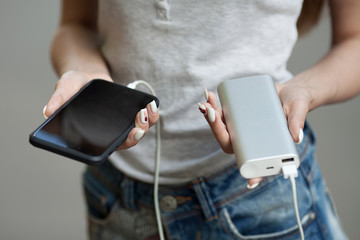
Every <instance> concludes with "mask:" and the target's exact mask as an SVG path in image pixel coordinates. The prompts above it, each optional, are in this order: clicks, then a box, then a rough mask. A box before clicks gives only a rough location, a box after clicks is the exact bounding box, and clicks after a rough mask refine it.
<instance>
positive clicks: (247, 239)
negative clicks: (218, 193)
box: [220, 208, 318, 240]
mask: <svg viewBox="0 0 360 240" xmlns="http://www.w3.org/2000/svg"><path fill="white" fill-rule="evenodd" d="M220 216H221V219H222V221H223V222H225V224H224V227H225V228H226V230H227V232H228V233H230V234H231V235H232V237H234V238H235V239H241V240H255V239H262V240H266V239H268V240H270V239H299V238H300V233H299V231H298V225H297V224H294V225H293V226H289V227H288V228H285V229H281V230H279V231H273V232H268V233H260V234H249V235H248V234H246V235H245V234H242V233H241V232H239V231H238V229H237V227H236V225H235V223H234V222H233V221H232V219H231V216H230V214H229V212H228V211H227V209H226V208H225V209H223V210H222V211H221V212H220ZM314 219H315V213H314V212H313V211H310V212H309V213H307V214H306V215H304V216H303V217H302V219H301V223H302V226H303V228H304V230H305V229H306V230H308V228H309V227H311V224H312V223H313V222H314ZM313 226H314V227H315V228H316V227H317V226H316V224H313ZM312 230H313V231H312V232H316V231H318V230H314V229H312Z"/></svg>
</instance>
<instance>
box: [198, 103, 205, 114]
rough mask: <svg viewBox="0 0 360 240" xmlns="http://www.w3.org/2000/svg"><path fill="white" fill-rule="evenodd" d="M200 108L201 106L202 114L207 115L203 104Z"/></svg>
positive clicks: (199, 104)
mask: <svg viewBox="0 0 360 240" xmlns="http://www.w3.org/2000/svg"><path fill="white" fill-rule="evenodd" d="M198 106H199V110H200V112H201V113H202V114H204V115H206V107H205V106H204V105H203V104H201V103H198Z"/></svg>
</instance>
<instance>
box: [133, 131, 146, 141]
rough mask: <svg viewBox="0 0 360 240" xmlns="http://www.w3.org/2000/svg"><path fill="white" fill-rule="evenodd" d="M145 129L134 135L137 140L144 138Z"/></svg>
mask: <svg viewBox="0 0 360 240" xmlns="http://www.w3.org/2000/svg"><path fill="white" fill-rule="evenodd" d="M144 133H145V130H143V129H139V130H138V131H137V132H136V133H135V136H134V139H135V141H138V140H140V138H142V137H143V136H144Z"/></svg>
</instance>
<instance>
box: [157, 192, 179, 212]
mask: <svg viewBox="0 0 360 240" xmlns="http://www.w3.org/2000/svg"><path fill="white" fill-rule="evenodd" d="M160 208H161V210H162V211H163V212H172V211H174V210H175V209H176V208H177V201H176V198H175V197H173V196H169V195H167V196H164V197H162V198H161V200H160Z"/></svg>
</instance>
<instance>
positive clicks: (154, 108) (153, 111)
mask: <svg viewBox="0 0 360 240" xmlns="http://www.w3.org/2000/svg"><path fill="white" fill-rule="evenodd" d="M150 107H151V112H152V113H154V114H155V113H156V112H157V106H156V102H155V100H153V101H152V102H151V103H150Z"/></svg>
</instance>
